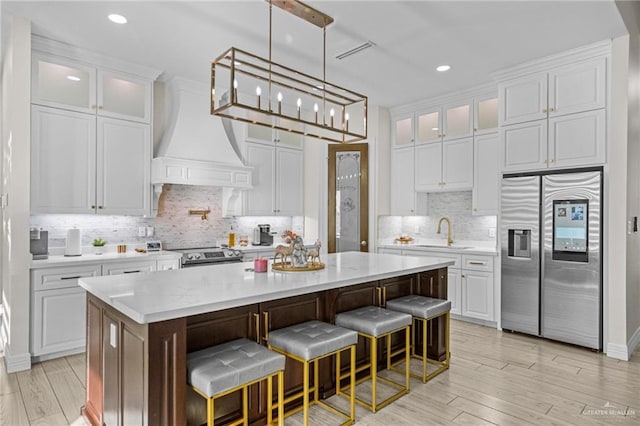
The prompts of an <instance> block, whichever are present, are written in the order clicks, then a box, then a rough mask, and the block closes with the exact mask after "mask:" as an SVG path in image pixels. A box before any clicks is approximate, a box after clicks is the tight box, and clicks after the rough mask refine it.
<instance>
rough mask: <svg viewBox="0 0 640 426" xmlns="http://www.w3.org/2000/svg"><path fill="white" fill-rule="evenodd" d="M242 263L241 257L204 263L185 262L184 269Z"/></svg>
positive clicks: (203, 261)
mask: <svg viewBox="0 0 640 426" xmlns="http://www.w3.org/2000/svg"><path fill="white" fill-rule="evenodd" d="M240 262H242V258H241V257H234V258H231V259H224V260H214V261H211V260H207V259H204V260H202V261H195V262H185V263H183V264H182V268H193V267H195V266H212V265H222V264H224V263H240Z"/></svg>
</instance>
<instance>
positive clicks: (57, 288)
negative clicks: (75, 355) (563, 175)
mask: <svg viewBox="0 0 640 426" xmlns="http://www.w3.org/2000/svg"><path fill="white" fill-rule="evenodd" d="M100 270H101V269H100V265H86V266H76V267H62V268H50V269H45V270H33V271H31V292H32V297H31V330H32V331H31V353H32V355H33V356H41V355H45V354H48V353H53V352H63V351H75V352H80V351H82V350H84V343H85V329H86V328H85V327H86V324H85V320H84V317H85V303H86V302H85V300H86V293H85V291H84V290H83V289H82V288H80V287H78V279H79V278H84V277H95V276H99V275H100Z"/></svg>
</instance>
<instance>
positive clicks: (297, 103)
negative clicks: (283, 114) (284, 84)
mask: <svg viewBox="0 0 640 426" xmlns="http://www.w3.org/2000/svg"><path fill="white" fill-rule="evenodd" d="M296 105H298V109H299V108H300V107H301V106H302V99H300V98H298V100H297V101H296Z"/></svg>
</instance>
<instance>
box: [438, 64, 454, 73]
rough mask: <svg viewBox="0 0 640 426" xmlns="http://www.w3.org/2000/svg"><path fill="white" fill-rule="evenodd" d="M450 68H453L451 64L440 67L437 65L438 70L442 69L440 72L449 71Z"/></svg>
mask: <svg viewBox="0 0 640 426" xmlns="http://www.w3.org/2000/svg"><path fill="white" fill-rule="evenodd" d="M450 69H451V66H450V65H439V66H438V67H436V71H440V72H444V71H449V70H450Z"/></svg>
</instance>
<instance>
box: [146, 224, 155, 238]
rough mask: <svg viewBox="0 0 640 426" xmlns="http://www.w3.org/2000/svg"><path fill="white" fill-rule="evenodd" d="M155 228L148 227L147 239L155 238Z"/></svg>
mask: <svg viewBox="0 0 640 426" xmlns="http://www.w3.org/2000/svg"><path fill="white" fill-rule="evenodd" d="M153 231H154V229H153V226H147V237H153Z"/></svg>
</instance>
